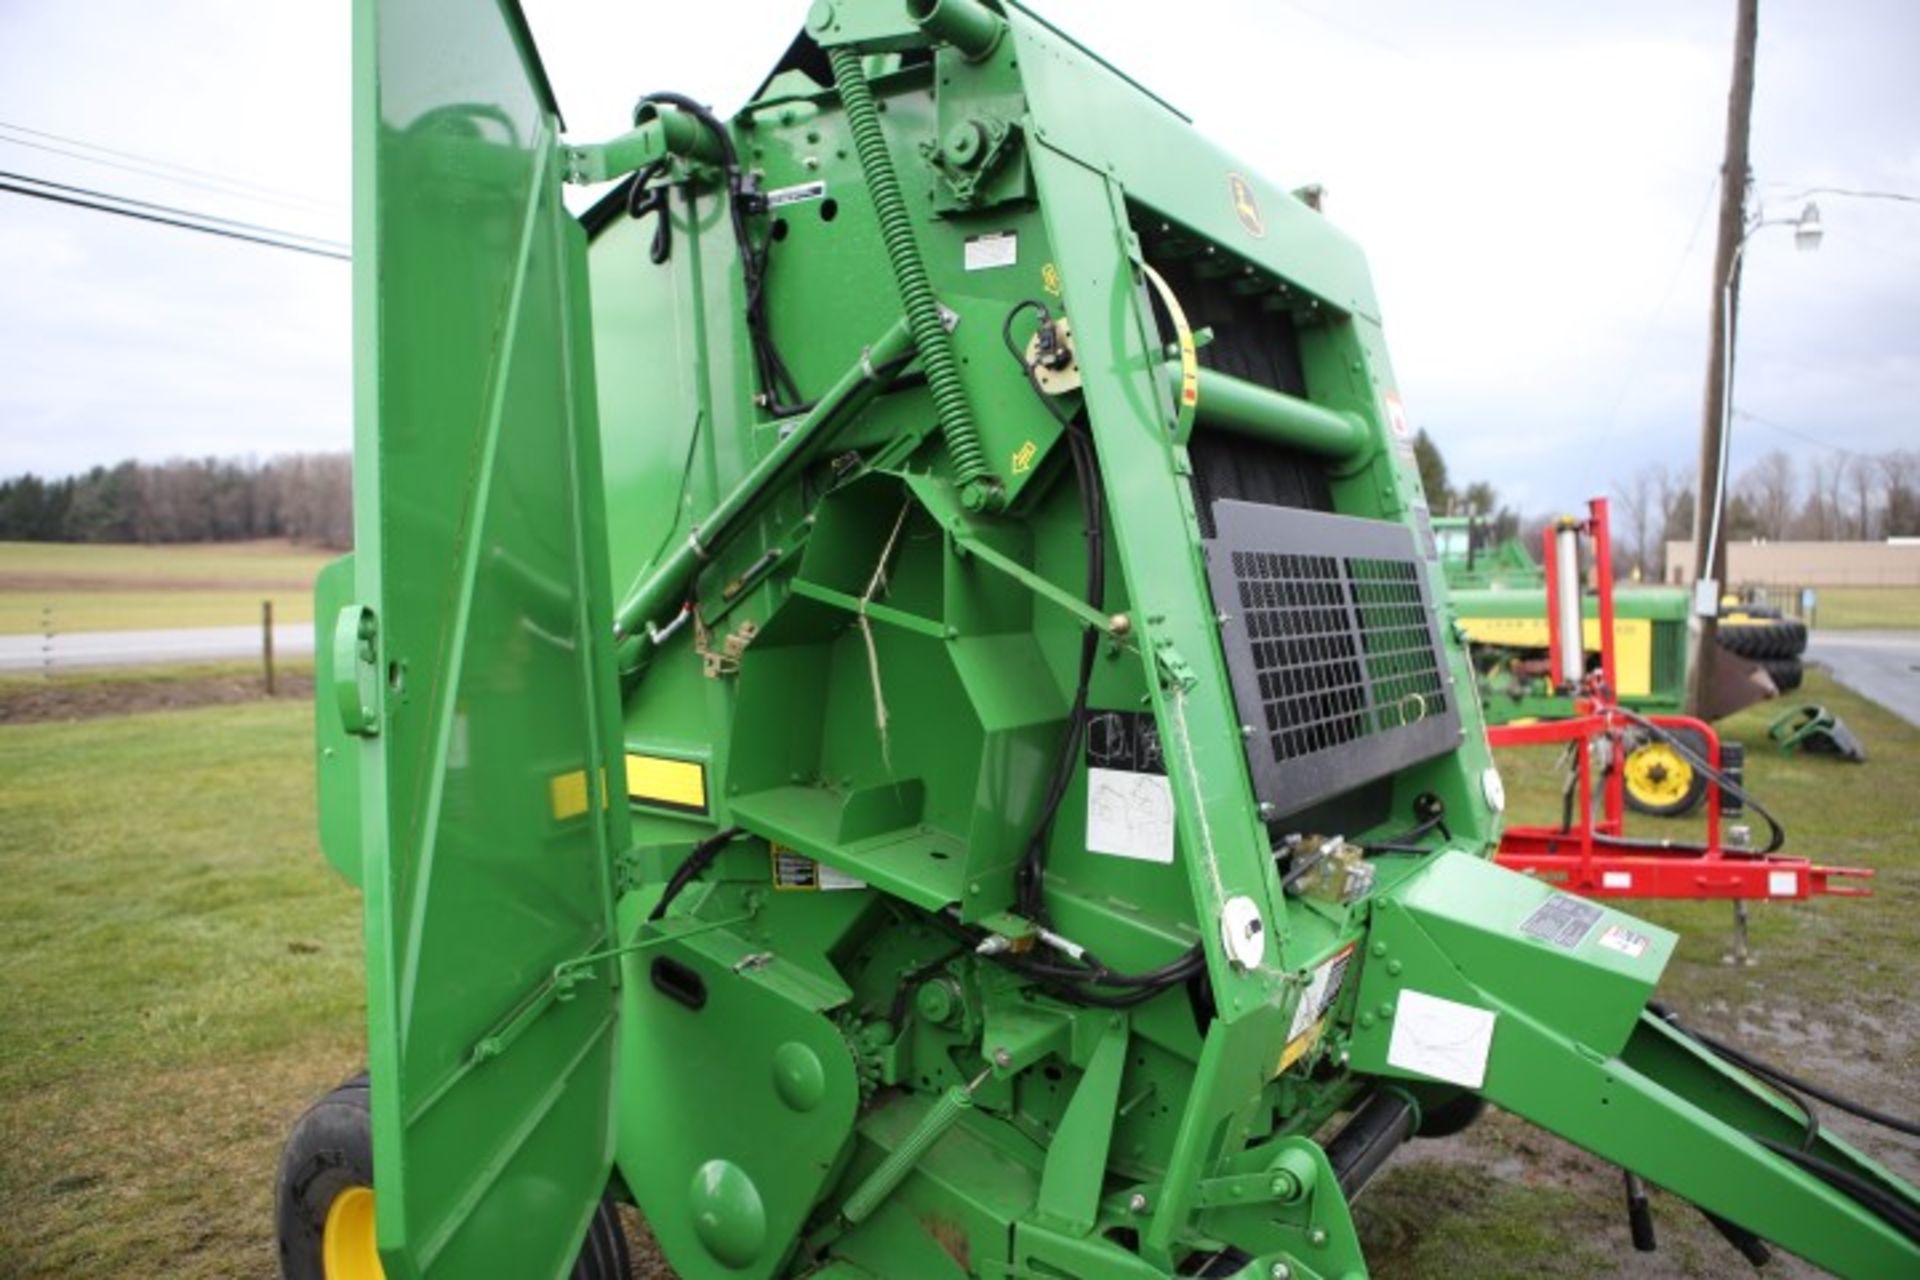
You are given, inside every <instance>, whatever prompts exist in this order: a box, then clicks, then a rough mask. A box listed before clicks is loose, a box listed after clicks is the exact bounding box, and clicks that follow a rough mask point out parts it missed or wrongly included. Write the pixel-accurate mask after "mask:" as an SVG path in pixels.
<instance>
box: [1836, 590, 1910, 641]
mask: <svg viewBox="0 0 1920 1280" xmlns="http://www.w3.org/2000/svg"><path fill="white" fill-rule="evenodd" d="M1818 591H1819V596H1818V599H1817V601H1816V603H1815V606H1814V611H1813V623H1814V626H1815V627H1817V628H1820V629H1822V630H1830V631H1850V630H1894V631H1920V587H1820V588H1818Z"/></svg>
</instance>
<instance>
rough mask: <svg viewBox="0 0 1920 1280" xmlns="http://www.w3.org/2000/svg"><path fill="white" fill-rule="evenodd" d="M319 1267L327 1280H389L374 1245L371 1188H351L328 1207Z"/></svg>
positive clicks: (321, 1242) (321, 1241)
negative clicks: (382, 1268) (381, 1266)
mask: <svg viewBox="0 0 1920 1280" xmlns="http://www.w3.org/2000/svg"><path fill="white" fill-rule="evenodd" d="M320 1265H321V1270H322V1272H323V1273H324V1274H325V1275H326V1278H327V1280H386V1272H385V1271H383V1270H381V1268H380V1250H379V1248H378V1247H377V1246H376V1244H375V1243H374V1234H373V1188H372V1187H348V1188H347V1189H346V1190H345V1191H342V1192H341V1193H340V1194H339V1195H337V1196H335V1197H334V1198H333V1203H332V1204H330V1205H328V1206H327V1225H326V1229H325V1230H324V1231H323V1232H322V1233H321V1236H320Z"/></svg>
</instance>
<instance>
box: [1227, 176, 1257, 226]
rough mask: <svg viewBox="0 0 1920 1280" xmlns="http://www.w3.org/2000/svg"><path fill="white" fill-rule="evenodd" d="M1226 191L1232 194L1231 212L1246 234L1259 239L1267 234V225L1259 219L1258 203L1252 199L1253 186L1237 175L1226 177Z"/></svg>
mask: <svg viewBox="0 0 1920 1280" xmlns="http://www.w3.org/2000/svg"><path fill="white" fill-rule="evenodd" d="M1227 189H1228V190H1229V191H1230V192H1232V193H1233V212H1234V215H1235V216H1236V217H1238V218H1239V219H1240V225H1241V226H1243V227H1245V228H1246V229H1247V234H1248V235H1250V236H1252V237H1254V238H1255V239H1259V238H1260V237H1262V236H1264V235H1266V234H1267V224H1266V223H1265V222H1264V221H1262V220H1261V217H1260V202H1259V201H1258V200H1256V199H1254V197H1253V184H1252V183H1251V182H1248V181H1247V180H1246V179H1245V178H1243V177H1241V176H1240V175H1239V174H1237V173H1230V174H1228V175H1227Z"/></svg>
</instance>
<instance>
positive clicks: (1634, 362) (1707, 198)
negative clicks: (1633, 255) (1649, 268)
mask: <svg viewBox="0 0 1920 1280" xmlns="http://www.w3.org/2000/svg"><path fill="white" fill-rule="evenodd" d="M1719 187H1720V175H1719V174H1715V175H1714V176H1713V177H1711V178H1709V179H1708V180H1707V189H1706V191H1705V192H1703V193H1702V194H1701V196H1700V208H1699V210H1698V211H1697V212H1695V213H1694V215H1693V230H1692V231H1689V232H1688V233H1687V245H1686V248H1684V249H1682V250H1681V251H1680V257H1679V259H1678V260H1676V261H1675V262H1674V264H1673V271H1672V273H1671V274H1669V275H1668V276H1667V287H1666V288H1665V289H1664V290H1663V291H1662V292H1661V294H1660V301H1659V303H1658V304H1656V305H1655V307H1654V308H1653V314H1652V315H1649V316H1648V317H1647V322H1646V324H1645V326H1644V327H1642V329H1641V330H1640V341H1639V342H1637V343H1635V344H1634V348H1633V357H1632V359H1630V360H1628V361H1627V371H1626V373H1625V374H1624V375H1623V376H1622V377H1621V379H1620V389H1619V391H1617V392H1616V393H1615V394H1614V397H1613V408H1612V409H1611V410H1609V411H1608V413H1607V426H1608V427H1609V428H1611V427H1612V426H1613V425H1614V424H1615V423H1616V422H1618V421H1619V419H1620V410H1622V409H1623V408H1625V407H1626V404H1627V396H1628V395H1629V394H1631V393H1632V391H1633V384H1634V380H1635V379H1636V378H1638V377H1639V376H1640V363H1641V361H1643V360H1644V359H1646V355H1647V349H1648V348H1649V347H1651V346H1652V345H1653V335H1654V329H1655V327H1656V326H1657V325H1658V324H1659V323H1660V317H1661V316H1663V315H1665V314H1666V310H1667V304H1668V303H1670V302H1672V301H1673V292H1674V290H1675V289H1676V288H1678V287H1679V284H1680V277H1681V276H1682V275H1684V274H1685V273H1686V269H1687V263H1688V262H1690V261H1692V260H1693V247H1694V245H1696V244H1698V243H1699V241H1700V228H1702V227H1704V226H1705V225H1706V224H1707V210H1708V209H1710V208H1712V207H1713V193H1714V192H1715V191H1717V190H1719Z"/></svg>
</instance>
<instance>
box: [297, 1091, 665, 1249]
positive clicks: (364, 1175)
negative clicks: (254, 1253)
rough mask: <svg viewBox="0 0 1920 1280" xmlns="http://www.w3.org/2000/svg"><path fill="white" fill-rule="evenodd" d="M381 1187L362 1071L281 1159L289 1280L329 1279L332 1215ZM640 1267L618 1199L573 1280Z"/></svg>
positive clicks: (309, 1116) (608, 1204)
mask: <svg viewBox="0 0 1920 1280" xmlns="http://www.w3.org/2000/svg"><path fill="white" fill-rule="evenodd" d="M372 1186H373V1117H372V1113H371V1111H370V1109H369V1103H368V1097H367V1075H366V1072H364V1071H363V1072H361V1073H360V1074H359V1075H357V1076H355V1077H353V1079H351V1080H349V1081H347V1082H346V1083H345V1084H343V1085H341V1086H340V1087H339V1088H337V1089H335V1090H334V1091H333V1092H331V1093H329V1094H328V1095H327V1096H326V1097H324V1098H322V1099H320V1100H319V1101H318V1102H316V1103H314V1104H313V1105H312V1106H311V1107H308V1108H307V1110H306V1112H305V1114H303V1115H302V1116H301V1117H300V1118H299V1119H298V1120H296V1121H295V1122H294V1125H293V1132H291V1133H290V1134H288V1135H287V1145H286V1147H285V1148H284V1149H282V1151H281V1153H280V1172H279V1177H278V1179H277V1181H276V1185H275V1189H274V1229H275V1235H276V1237H277V1239H278V1241H279V1251H280V1275H281V1276H282V1278H283V1280H326V1266H325V1263H324V1261H323V1260H322V1257H321V1245H322V1241H323V1239H324V1237H325V1233H326V1224H327V1215H328V1213H329V1212H330V1211H331V1210H332V1209H333V1207H334V1202H335V1200H336V1199H338V1198H339V1197H340V1196H341V1195H343V1194H344V1193H346V1192H348V1191H351V1190H354V1189H356V1188H358V1189H371V1188H372ZM632 1273H633V1262H632V1259H631V1256H630V1254H629V1252H628V1250H627V1236H626V1232H625V1231H623V1230H622V1229H621V1226H620V1214H619V1209H618V1206H617V1205H615V1203H614V1201H613V1198H612V1197H611V1196H605V1197H602V1199H601V1201H600V1206H599V1208H597V1209H596V1210H594V1214H593V1218H592V1219H591V1220H590V1221H589V1222H588V1223H587V1237H586V1239H585V1240H584V1241H583V1242H582V1243H581V1245H580V1256H579V1258H577V1259H576V1260H575V1261H574V1264H573V1280H628V1277H629V1276H630V1275H632Z"/></svg>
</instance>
